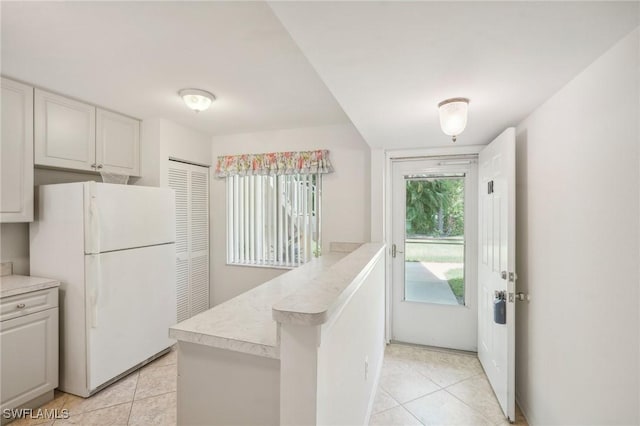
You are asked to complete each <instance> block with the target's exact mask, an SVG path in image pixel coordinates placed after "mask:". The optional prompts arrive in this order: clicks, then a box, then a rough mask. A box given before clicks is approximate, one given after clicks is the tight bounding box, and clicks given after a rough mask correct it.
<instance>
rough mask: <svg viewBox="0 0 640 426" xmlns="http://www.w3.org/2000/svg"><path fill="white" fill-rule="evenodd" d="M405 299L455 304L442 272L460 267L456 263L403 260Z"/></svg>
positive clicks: (453, 296) (453, 295)
mask: <svg viewBox="0 0 640 426" xmlns="http://www.w3.org/2000/svg"><path fill="white" fill-rule="evenodd" d="M404 265H405V267H404V271H405V299H406V300H408V301H410V302H427V303H440V304H444V305H457V304H458V299H457V298H456V296H455V294H453V291H451V287H450V286H449V282H448V281H447V280H446V278H445V275H444V273H445V272H446V271H448V270H449V269H453V268H456V267H460V265H461V264H457V263H427V262H405V264H404Z"/></svg>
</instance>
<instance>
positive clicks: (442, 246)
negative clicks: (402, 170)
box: [405, 176, 465, 305]
mask: <svg viewBox="0 0 640 426" xmlns="http://www.w3.org/2000/svg"><path fill="white" fill-rule="evenodd" d="M405 212H406V214H405V229H406V232H405V300H407V301H411V302H425V303H439V304H446V305H464V303H465V302H464V298H465V296H464V253H465V239H464V176H453V177H452V176H424V177H407V178H406V210H405Z"/></svg>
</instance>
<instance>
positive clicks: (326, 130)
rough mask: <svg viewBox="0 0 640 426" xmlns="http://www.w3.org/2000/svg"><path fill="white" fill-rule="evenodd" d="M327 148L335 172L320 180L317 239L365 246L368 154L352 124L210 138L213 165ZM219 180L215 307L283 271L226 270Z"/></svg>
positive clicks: (214, 191)
mask: <svg viewBox="0 0 640 426" xmlns="http://www.w3.org/2000/svg"><path fill="white" fill-rule="evenodd" d="M312 149H328V150H329V151H330V158H331V162H332V163H333V165H334V168H335V172H334V173H332V174H327V175H324V176H323V178H322V241H323V250H328V248H329V243H330V242H332V241H344V242H366V241H369V234H370V216H371V210H370V197H371V186H370V173H369V163H370V151H369V146H368V145H367V144H366V142H365V141H364V140H363V139H362V137H361V136H360V134H359V133H358V132H357V130H356V129H355V128H354V127H353V126H352V125H350V124H349V125H335V126H322V127H308V128H299V129H286V130H275V131H267V132H259V133H245V134H236V135H226V136H215V137H213V143H212V158H213V161H214V162H215V160H216V159H217V157H218V156H220V155H225V154H248V153H263V152H274V151H277V152H280V151H304V150H312ZM224 182H225V181H224V180H221V179H216V178H213V179H212V181H211V208H210V212H211V230H212V238H211V260H212V262H211V268H212V280H211V297H212V299H211V303H212V305H213V304H219V303H221V302H224V301H225V300H228V299H230V298H232V297H235V296H237V295H238V294H240V293H243V292H245V291H247V290H249V289H251V288H253V287H255V286H256V285H259V284H261V283H263V282H264V281H267V280H269V279H271V278H274V277H275V276H277V275H280V274H281V273H283V272H285V271H284V270H281V269H269V268H256V267H243V266H227V265H226V222H225V214H226V212H225V196H226V195H225V194H226V192H225V191H226V186H225V183H224Z"/></svg>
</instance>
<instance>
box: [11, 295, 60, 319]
mask: <svg viewBox="0 0 640 426" xmlns="http://www.w3.org/2000/svg"><path fill="white" fill-rule="evenodd" d="M57 306H58V288H57V287H56V288H48V289H46V290H38V291H32V292H30V293H24V294H18V295H16V296H10V297H5V298H3V299H1V300H0V321H5V320H9V319H12V318H16V317H19V316H22V315H27V314H32V313H34V312H40V311H44V310H45V309H50V308H56V307H57Z"/></svg>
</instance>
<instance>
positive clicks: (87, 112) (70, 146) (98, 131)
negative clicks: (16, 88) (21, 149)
mask: <svg viewBox="0 0 640 426" xmlns="http://www.w3.org/2000/svg"><path fill="white" fill-rule="evenodd" d="M34 110H35V118H34V120H35V164H36V165H37V166H48V167H58V168H63V169H72V170H85V171H92V172H93V171H103V170H104V171H108V172H113V173H119V174H126V175H129V176H140V121H138V120H136V119H133V118H130V117H126V116H124V115H121V114H117V113H115V112H111V111H106V110H103V109H101V108H97V107H95V106H93V105H90V104H86V103H83V102H79V101H76V100H73V99H69V98H66V97H64V96H61V95H57V94H54V93H49V92H46V91H44V90H40V89H35V108H34Z"/></svg>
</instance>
